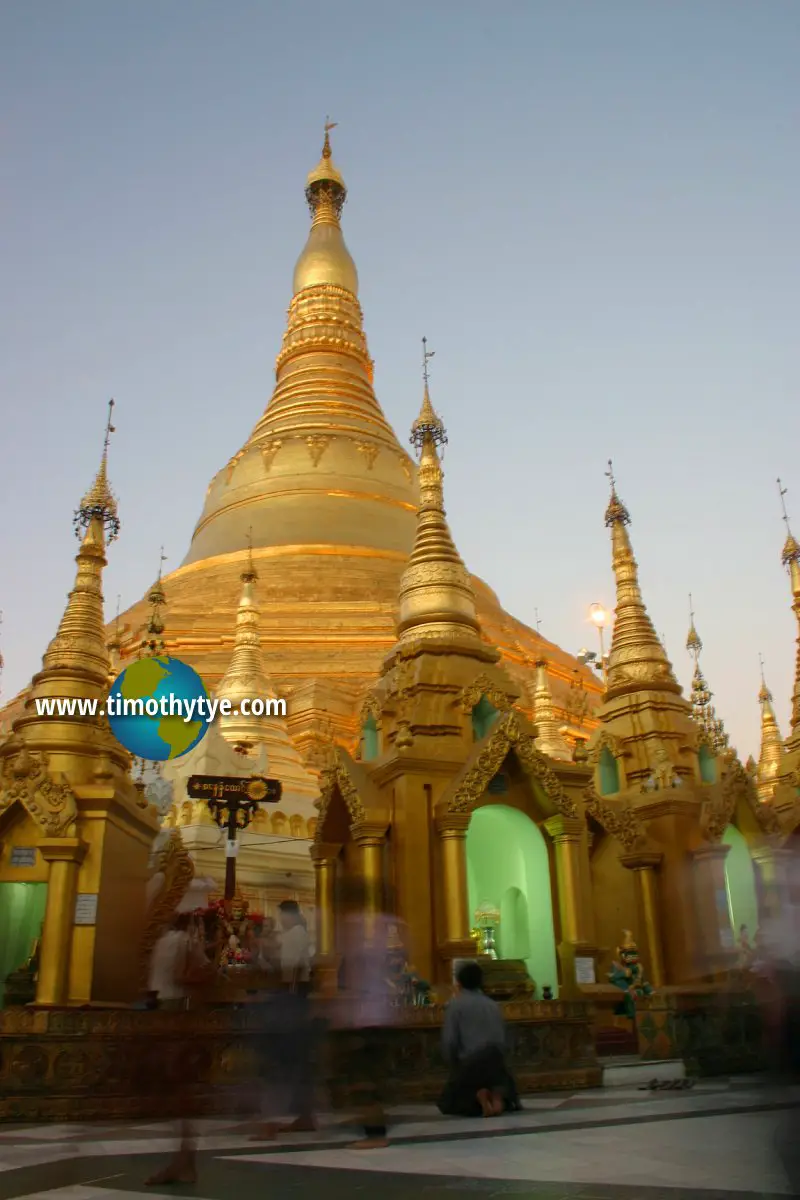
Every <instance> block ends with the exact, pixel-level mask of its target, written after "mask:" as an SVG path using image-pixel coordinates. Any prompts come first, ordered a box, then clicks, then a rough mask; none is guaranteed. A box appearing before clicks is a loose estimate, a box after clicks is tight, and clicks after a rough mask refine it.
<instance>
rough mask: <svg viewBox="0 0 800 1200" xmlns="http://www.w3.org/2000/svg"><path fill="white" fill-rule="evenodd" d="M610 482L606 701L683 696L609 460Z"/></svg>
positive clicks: (607, 517) (607, 512)
mask: <svg viewBox="0 0 800 1200" xmlns="http://www.w3.org/2000/svg"><path fill="white" fill-rule="evenodd" d="M606 478H607V479H608V480H609V482H610V484H611V497H610V499H609V503H608V507H607V509H606V514H605V523H606V526H607V527H608V528H609V529H610V530H611V548H612V565H613V569H614V575H615V578H616V582H617V607H616V613H615V618H614V635H613V638H612V642H611V651H610V653H609V656H608V670H607V685H606V700H611V699H613V698H614V697H615V696H620V695H624V694H626V693H629V692H637V691H669V692H680V690H681V689H680V685H679V684H678V682H677V680H676V679H675V676H674V674H673V671H672V666H671V664H670V662H669V659H668V658H667V655H666V651H665V650H664V647H663V646H662V644H661V642H660V641H659V639H658V635H657V634H656V631H655V628H654V627H653V622H652V621H651V620H650V617H649V616H648V613H647V609H646V608H645V605H644V600H643V599H642V593H641V590H640V587H639V568H638V566H637V565H636V559H635V558H634V556H633V547H632V546H631V540H630V537H629V536H628V528H627V527H628V526H629V525H630V523H631V518H630V514H629V512H628V510H627V508H626V507H625V505H624V504H623V503H622V501H621V500H620V498H619V495H618V494H617V481H616V479H615V477H614V469H613V465H612V463H611V460H610V459H609V462H608V470H607V471H606Z"/></svg>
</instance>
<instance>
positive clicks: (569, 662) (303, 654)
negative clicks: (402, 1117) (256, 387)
mask: <svg viewBox="0 0 800 1200" xmlns="http://www.w3.org/2000/svg"><path fill="white" fill-rule="evenodd" d="M332 128H333V126H332V125H326V129H325V138H324V144H323V150H322V156H321V159H320V161H319V163H318V164H317V166H316V167H315V168H314V170H313V171H312V172H311V173H310V174H309V176H308V179H307V181H306V191H305V195H306V200H307V202H308V206H309V209H310V214H311V229H310V232H309V236H308V241H307V243H306V245H305V247H304V249H303V251H302V253H301V254H300V257H299V259H298V261H297V265H296V267H295V272H294V287H293V291H294V295H293V298H292V301H291V304H290V306H289V312H288V320H287V326H286V330H285V332H284V336H283V344H282V347H281V350H280V353H279V354H278V358H277V362H276V383H275V388H274V391H273V393H272V397H271V399H270V401H269V404H268V405H267V408H266V411H265V412H264V414H263V416H262V417H261V418H260V419H259V420H258V422H257V423H256V425H255V427H254V429H253V431H252V433H251V434H250V436H249V438H248V439H247V441H246V442H245V444H244V446H242V447H241V449H239V450H237V451H236V453H235V454H234V455H233V456H232V457H231V458H230V460H229V461H228V463H227V464H226V465H225V466H224V467H223V468H222V469H221V470H220V471H219V472H218V474H217V475H216V476H215V477H214V479H213V480H212V481H211V484H210V486H209V488H208V492H207V495H206V500H205V505H204V507H203V512H202V514H201V516H200V519H199V521H198V523H197V527H196V529H195V532H194V536H193V538H192V543H191V546H190V548H189V552H188V554H187V555H186V557H185V559H184V561H183V563H182V564H181V566H180V567H179V568H178V569H177V570H174V571H172V572H171V573H170V574H169V575H167V576H166V577H165V578H164V580H163V587H164V588H165V589H166V590H167V592H168V594H169V605H170V622H169V631H168V634H167V644H168V651H169V653H170V654H173V655H175V656H176V657H178V658H180V659H182V660H184V661H186V662H188V663H190V664H191V665H192V666H193V667H194V668H195V669H196V670H197V671H198V672H199V673H200V675H201V677H202V678H203V680H204V682H205V685H206V687H207V688H208V689H209V690H210V691H214V690H216V689H217V687H218V685H219V682H220V680H221V679H222V677H223V674H224V673H225V671H226V669H227V667H228V664H229V662H230V655H231V650H232V631H233V629H234V628H235V614H236V611H237V605H238V601H239V592H240V576H241V573H242V570H243V568H244V566H245V565H246V563H247V561H248V556H249V555H250V554H251V553H252V559H253V562H254V564H255V567H256V569H257V570H258V572H259V574H260V576H261V581H260V583H259V593H260V605H261V641H262V645H263V647H264V651H265V654H266V657H267V660H268V662H269V670H270V678H271V681H272V685H273V687H274V690H275V694H276V695H277V696H279V697H282V698H285V699H287V701H288V709H289V715H288V729H289V732H290V734H291V736H292V739H293V741H294V743H295V745H296V747H297V749H298V750H299V752H300V754H301V755H302V757H303V760H304V762H305V764H306V766H307V767H309V768H310V769H312V770H313V771H315V772H318V771H319V770H320V769H321V767H322V766H323V765H324V760H325V754H326V753H327V752H326V749H325V743H326V740H327V738H328V733H329V731H330V727H331V724H332V726H333V731H334V733H335V736H336V738H337V740H338V741H339V742H341V743H342V744H344V745H347V746H349V747H350V748H351V749H355V747H356V745H357V742H358V737H359V724H358V714H359V712H360V706H361V702H362V700H363V697H364V695H365V693H366V691H367V690H368V688H369V687H370V685H371V683H372V681H373V679H374V677H375V675H376V673H377V672H378V671H379V670H380V665H381V662H382V660H383V658H384V656H385V654H386V653H387V652H388V651H389V650H390V649H391V647H392V645H393V643H394V639H395V620H396V610H397V599H398V591H399V584H400V577H401V575H402V573H403V571H404V569H405V566H406V562H407V560H408V556H409V554H410V553H411V549H412V546H413V542H414V536H415V529H416V513H417V504H418V500H419V483H418V477H417V474H418V473H417V466H416V464H415V463H414V461H413V460H412V459H411V457H410V456H409V454H408V453H407V451H406V450H405V449H404V448H403V447H402V446H401V444H400V443H399V442H398V440H397V438H396V436H395V434H394V431H393V430H392V428H391V427H390V426H389V424H388V422H387V421H386V418H385V416H384V414H383V412H382V410H381V407H380V404H379V402H378V400H377V398H376V395H375V392H374V389H373V378H374V364H373V362H372V359H371V358H370V355H369V350H368V347H367V341H366V337H365V334H364V328H363V316H362V311H361V307H360V304H359V301H358V274H357V271H356V267H355V264H354V262H353V259H352V257H351V255H350V252H349V250H348V248H347V246H346V244H345V241H344V237H343V234H342V228H341V215H342V209H343V206H344V203H345V200H346V197H347V189H346V186H345V183H344V179H343V177H342V174H341V172H340V171H339V169H338V167H337V166H336V165H335V163H334V160H333V158H332V154H331V144H330V130H331V129H332ZM469 586H470V588H471V589H472V590H473V591H474V595H475V601H474V603H475V607H476V611H477V614H478V619H479V621H480V625H481V629H482V630H483V636H484V637H485V638H486V639H488V640H490V641H491V642H492V643H493V644H494V645H496V646H497V647H498V649H499V650H500V653H501V655H502V657H503V660H504V661H505V662H506V663H507V665H508V667H509V670H510V671H511V673H512V676H513V677H514V679H515V680H516V681H517V682H519V683H520V684H521V685H522V691H523V694H524V695H525V697H526V699H525V701H524V704H525V705H526V706H527V711H528V713H529V715H532V711H531V708H530V706H529V702H528V700H527V696H528V687H527V685H528V683H532V682H533V676H534V672H535V668H533V667H532V665H530V664H532V663H533V662H535V661H538V660H539V659H540V658H542V657H543V656H544V657H545V658H546V660H547V663H548V668H547V669H548V674H549V681H550V687H551V691H552V696H553V703H554V706H555V709H556V715H557V718H558V719H559V721H560V722H561V724H564V725H570V723H571V722H570V716H569V713H568V712H567V709H566V701H567V696H568V693H569V688H570V683H571V682H572V680H573V679H574V673H575V671H576V670H578V671H579V673H580V676H581V678H582V679H583V680H584V682H585V686H586V689H587V693H588V694H589V696H590V699H591V700H592V702H593V703H596V701H597V699H598V698H599V684H598V682H597V680H596V678H595V676H594V675H593V674H592V673H591V671H590V670H588V669H587V668H585V667H584V666H583V665H579V664H578V663H576V661H575V659H574V658H573V657H572V656H571V655H569V654H566V653H565V652H563V651H562V650H560V649H559V648H558V647H557V646H554V645H552V644H551V643H548V642H547V641H546V640H544V639H543V638H541V637H540V636H539V635H538V634H537V633H534V632H533V631H532V630H531V629H529V628H528V627H527V626H526V625H524V624H522V623H521V622H520V621H517V620H515V619H514V618H513V617H511V616H509V615H508V614H507V613H505V612H504V611H503V609H502V608H501V606H500V603H499V601H498V599H497V597H496V596H495V594H494V593H493V592H492V591H491V590H490V588H489V587H487V585H486V584H485V583H483V582H482V581H481V580H479V579H476V578H475V577H474V576H470V577H469ZM147 612H148V610H147V600H146V599H145V600H142V601H141V602H140V603H139V604H137V605H135V606H134V607H133V608H132V609H129V610H128V611H127V612H124V613H123V614H122V617H121V626H122V642H123V644H122V656H123V660H124V659H126V658H128V657H130V656H132V655H135V654H136V652H137V648H138V645H139V642H140V640H141V637H142V634H141V632H140V631H141V630H142V628H143V627H144V626H145V625H146V622H147Z"/></svg>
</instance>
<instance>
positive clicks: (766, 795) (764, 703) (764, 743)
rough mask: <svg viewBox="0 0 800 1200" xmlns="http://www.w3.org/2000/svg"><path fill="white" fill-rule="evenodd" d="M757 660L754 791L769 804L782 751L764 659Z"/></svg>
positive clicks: (777, 774) (778, 770)
mask: <svg viewBox="0 0 800 1200" xmlns="http://www.w3.org/2000/svg"><path fill="white" fill-rule="evenodd" d="M758 660H759V665H760V667H761V687H760V689H759V692H758V701H759V704H760V705H761V750H760V752H759V756H758V766H757V768H756V791H757V792H758V798H759V800H760V801H761V803H762V804H769V802H770V801H771V800H772V797H773V796H774V794H775V788H776V786H777V781H778V776H779V774H780V769H781V761H782V759H783V753H784V751H783V739H782V738H781V732H780V729H779V728H778V720H777V717H776V716H775V709H774V708H773V707H772V693H771V692H770V690H769V688H768V687H767V682H766V679H765V678H764V659H763V658H762V657H761V655H760V654H759V656H758Z"/></svg>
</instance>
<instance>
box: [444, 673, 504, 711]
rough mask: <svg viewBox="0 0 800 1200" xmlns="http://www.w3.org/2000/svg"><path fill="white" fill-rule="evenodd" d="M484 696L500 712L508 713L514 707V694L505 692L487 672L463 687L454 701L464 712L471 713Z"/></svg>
mask: <svg viewBox="0 0 800 1200" xmlns="http://www.w3.org/2000/svg"><path fill="white" fill-rule="evenodd" d="M483 696H485V697H486V699H487V700H488V701H489V703H490V704H491V706H492V708H496V709H497V711H498V712H501V713H506V712H509V711H510V710H511V709H512V708H513V707H514V699H515V698H514V696H513V695H512V694H511V693H510V692H504V691H503V690H502V689H501V688H499V687H498V686H497V684H496V683H493V682H492V680H491V679H490V678H489V676H488V675H486V674H481V675H478V676H477V677H476V678H475V679H474V680H473V681H472V683H471V684H469V686H468V687H465V688H463V689H462V690H461V692H460V693H459V695H458V696H457V697H456V699H455V701H454V703H455V704H457V705H458V706H459V707H460V708H461V711H462V712H464V713H471V712H472V710H473V708H474V707H475V705H476V704H480V701H481V698H482V697H483Z"/></svg>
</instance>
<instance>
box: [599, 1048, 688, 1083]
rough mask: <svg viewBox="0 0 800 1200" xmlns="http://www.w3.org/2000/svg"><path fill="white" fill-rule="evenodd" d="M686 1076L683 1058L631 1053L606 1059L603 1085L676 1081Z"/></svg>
mask: <svg viewBox="0 0 800 1200" xmlns="http://www.w3.org/2000/svg"><path fill="white" fill-rule="evenodd" d="M685 1078H686V1064H685V1063H684V1061H683V1059H682V1058H654V1059H647V1058H641V1057H639V1056H638V1055H630V1056H625V1057H624V1058H623V1057H620V1058H611V1059H606V1061H605V1062H604V1063H603V1087H636V1086H639V1087H641V1086H644V1085H646V1084H649V1083H652V1082H654V1081H657V1082H658V1083H659V1084H666V1083H676V1082H679V1081H680V1080H682V1079H685Z"/></svg>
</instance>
